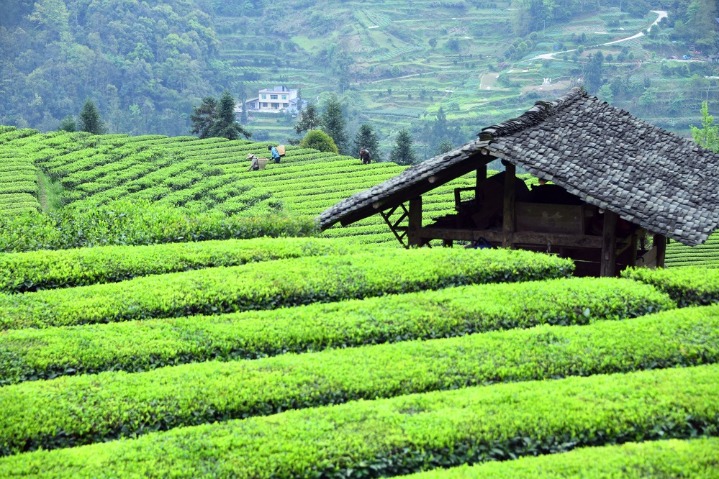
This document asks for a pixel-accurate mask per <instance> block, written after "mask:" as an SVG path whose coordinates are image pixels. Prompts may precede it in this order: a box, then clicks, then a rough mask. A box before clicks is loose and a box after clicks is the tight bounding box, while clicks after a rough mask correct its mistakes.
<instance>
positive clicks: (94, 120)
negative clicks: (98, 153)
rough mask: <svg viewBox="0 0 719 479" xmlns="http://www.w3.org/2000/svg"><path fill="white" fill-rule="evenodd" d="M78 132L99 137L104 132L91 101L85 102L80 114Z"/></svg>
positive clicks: (98, 114) (103, 126)
mask: <svg viewBox="0 0 719 479" xmlns="http://www.w3.org/2000/svg"><path fill="white" fill-rule="evenodd" d="M80 131H86V132H88V133H92V134H93V135H101V134H103V133H104V132H105V125H104V124H103V122H102V120H101V119H100V113H99V112H98V111H97V107H96V106H95V104H94V103H93V102H92V100H87V101H86V102H85V104H84V105H83V107H82V111H81V112H80Z"/></svg>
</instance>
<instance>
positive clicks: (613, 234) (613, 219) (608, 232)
mask: <svg viewBox="0 0 719 479" xmlns="http://www.w3.org/2000/svg"><path fill="white" fill-rule="evenodd" d="M616 269H617V214H616V213H613V212H611V211H609V210H604V229H603V233H602V261H601V266H600V270H599V275H600V276H614V275H615V273H616Z"/></svg>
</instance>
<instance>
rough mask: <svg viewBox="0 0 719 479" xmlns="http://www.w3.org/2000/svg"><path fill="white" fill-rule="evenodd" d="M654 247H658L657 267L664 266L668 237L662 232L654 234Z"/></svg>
mask: <svg viewBox="0 0 719 479" xmlns="http://www.w3.org/2000/svg"><path fill="white" fill-rule="evenodd" d="M654 247H655V248H656V249H657V268H663V267H664V259H665V257H666V255H667V237H666V236H664V235H660V234H656V235H654Z"/></svg>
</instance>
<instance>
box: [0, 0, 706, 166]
mask: <svg viewBox="0 0 719 479" xmlns="http://www.w3.org/2000/svg"><path fill="white" fill-rule="evenodd" d="M620 5H621V8H622V10H621V11H620V9H619V6H620ZM651 9H661V10H666V11H667V12H668V17H667V20H665V21H663V22H662V23H660V24H659V25H658V26H657V27H654V28H653V29H652V32H651V34H650V35H647V36H644V37H640V38H635V39H632V40H629V41H626V42H621V43H616V44H614V45H608V46H603V47H601V48H597V47H596V45H598V44H602V43H606V42H609V41H615V40H621V39H623V38H628V37H631V36H633V35H634V34H635V33H638V32H641V31H643V30H645V29H647V28H648V27H649V26H650V25H651V24H652V22H653V21H654V20H655V19H656V18H657V15H656V14H654V13H650V10H651ZM5 12H7V14H6V15H4V16H3V18H2V19H0V38H2V41H0V48H2V52H1V53H2V55H1V57H2V59H3V60H2V62H1V64H0V68H2V72H3V74H2V77H3V79H4V82H3V83H2V84H1V85H0V91H1V93H2V94H3V97H4V99H5V105H7V108H5V109H4V110H3V112H2V113H0V123H2V124H14V125H17V126H20V127H28V126H29V127H34V128H39V129H41V130H52V129H55V128H57V125H58V124H59V122H60V121H61V120H62V119H63V118H66V117H67V116H68V115H77V114H78V112H79V111H80V107H81V105H82V104H83V103H84V101H85V100H86V99H87V98H92V99H94V100H95V102H96V104H97V105H98V108H99V110H100V112H101V114H102V117H103V119H104V120H105V121H106V123H107V126H108V128H109V131H110V132H124V133H132V134H140V133H163V134H172V135H182V134H187V133H188V132H189V130H190V127H189V119H188V116H189V114H190V113H191V111H192V107H193V106H196V105H198V104H199V103H200V100H201V99H202V98H204V97H206V96H208V95H209V96H217V95H219V94H220V93H221V92H222V91H224V90H228V91H230V93H232V95H233V96H234V97H235V98H236V99H242V98H251V97H252V96H253V95H256V92H257V90H258V89H259V88H262V87H267V86H273V85H274V84H280V83H281V84H284V85H286V86H289V87H293V88H300V89H301V93H302V96H303V97H304V98H305V99H309V100H311V101H314V102H320V103H322V102H323V101H324V100H325V98H326V97H327V95H328V94H330V93H338V94H340V97H341V100H342V103H343V108H344V111H345V115H346V117H347V119H348V136H349V137H350V138H352V137H354V133H355V132H356V131H357V130H358V128H359V126H360V124H362V123H369V124H371V125H373V127H374V128H375V130H376V131H377V132H378V133H379V136H380V143H381V147H382V149H383V151H384V152H385V153H388V152H389V150H390V147H391V146H392V144H393V142H394V138H395V135H396V134H397V133H398V132H399V131H400V130H401V129H403V128H406V129H408V130H409V131H410V132H411V133H412V134H413V136H414V137H415V139H419V140H420V141H418V143H417V145H416V146H417V153H418V156H419V157H420V158H426V157H429V156H433V155H434V154H435V153H436V150H437V148H438V147H439V146H440V145H441V144H442V143H443V142H449V143H450V144H454V145H457V144H460V143H462V142H464V141H466V140H468V139H469V138H471V137H472V136H473V135H474V134H475V133H476V131H477V130H478V129H479V128H481V127H483V126H488V125H490V124H493V123H497V122H499V121H503V120H506V119H508V118H511V117H513V116H515V115H516V113H518V112H519V111H520V110H522V109H524V108H525V106H526V104H527V103H528V102H531V101H533V100H535V99H541V98H547V97H552V98H553V97H555V96H557V95H558V94H559V93H561V92H563V91H565V90H566V89H567V88H568V87H569V86H571V85H572V84H575V83H576V82H577V80H578V79H579V78H583V79H585V80H586V81H588V82H589V83H588V84H591V85H596V86H601V88H598V92H599V94H600V96H601V97H602V98H605V99H607V100H609V101H612V102H613V103H615V104H618V105H619V106H621V107H624V108H626V109H628V110H629V111H631V112H632V113H635V114H637V115H639V116H641V117H643V118H645V119H648V120H649V121H651V122H653V123H655V124H658V125H660V126H664V127H667V128H670V129H674V130H677V131H680V132H684V133H686V132H688V127H689V125H690V124H696V123H698V117H699V114H698V112H699V105H700V102H701V100H703V99H708V100H710V108H714V107H715V104H714V100H713V96H712V95H711V93H712V92H713V91H714V89H715V88H716V86H715V82H716V80H713V79H711V78H709V79H708V78H706V77H707V76H709V77H711V76H713V75H714V74H715V71H716V64H714V63H711V62H708V61H707V60H708V59H709V55H711V54H713V53H716V51H717V44H716V41H717V28H718V25H717V24H716V22H713V21H712V19H713V18H715V17H717V16H719V15H717V13H716V5H715V2H712V1H709V0H692V1H691V2H673V1H668V0H654V1H649V0H622V1H620V0H611V1H605V2H601V5H597V3H596V2H586V1H578V0H563V1H555V2H549V1H540V0H532V1H511V2H510V1H507V0H496V1H489V0H464V1H461V0H460V1H451V2H437V1H429V0H416V1H413V2H400V1H394V0H383V1H369V2H357V1H343V2H331V1H324V0H316V1H313V0H303V1H289V0H282V1H277V2H267V1H262V0H257V1H251V2H218V1H210V0H193V1H177V0H173V1H169V2H164V3H163V5H162V6H150V5H149V4H148V3H146V2H141V1H139V0H131V1H125V2H120V3H119V4H114V3H113V4H109V3H106V2H105V3H103V2H87V1H72V2H62V1H60V0H38V1H32V2H26V1H20V0H11V1H9V2H6V5H4V13H5ZM427 12H431V21H427V20H426V19H427V18H428V15H427ZM563 52H566V53H563ZM599 52H601V56H602V57H603V62H600V64H599V65H597V62H596V61H595V62H594V64H592V62H591V61H590V55H591V56H592V57H593V58H594V59H595V60H596V58H597V56H598V53H599ZM699 52H701V53H699ZM547 53H556V55H554V56H553V59H541V58H537V56H538V55H541V54H547ZM684 55H688V56H689V57H691V58H690V60H691V61H685V60H683V57H684ZM673 58H676V59H673ZM591 65H594V66H592V67H591V68H590V66H591ZM544 79H550V80H551V83H544ZM440 107H441V108H442V110H443V112H444V113H445V114H446V123H442V124H437V122H436V118H437V115H438V112H439V109H440ZM294 121H295V119H293V118H291V117H290V116H287V115H269V114H265V115H262V114H254V115H252V118H250V120H249V124H248V125H247V127H248V129H249V130H251V131H253V133H254V135H255V136H254V137H253V138H256V139H259V140H271V141H276V142H286V141H287V138H288V137H292V136H294V133H293V128H292V127H293V124H294ZM386 156H387V155H385V157H386Z"/></svg>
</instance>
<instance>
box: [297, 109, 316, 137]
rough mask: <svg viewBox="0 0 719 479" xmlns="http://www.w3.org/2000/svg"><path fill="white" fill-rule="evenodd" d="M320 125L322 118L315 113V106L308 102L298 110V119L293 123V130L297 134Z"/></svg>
mask: <svg viewBox="0 0 719 479" xmlns="http://www.w3.org/2000/svg"><path fill="white" fill-rule="evenodd" d="M321 125H322V119H321V118H320V116H319V115H318V114H317V108H316V107H315V106H314V105H313V104H312V103H308V104H307V106H306V107H305V109H304V110H302V112H300V119H299V121H298V122H297V124H296V125H295V131H296V132H297V133H298V134H299V133H303V132H305V131H309V130H314V129H317V128H319V127H320V126H321Z"/></svg>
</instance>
